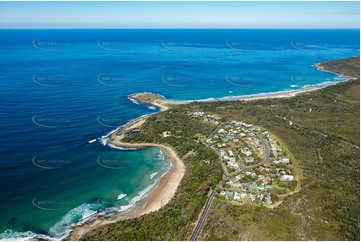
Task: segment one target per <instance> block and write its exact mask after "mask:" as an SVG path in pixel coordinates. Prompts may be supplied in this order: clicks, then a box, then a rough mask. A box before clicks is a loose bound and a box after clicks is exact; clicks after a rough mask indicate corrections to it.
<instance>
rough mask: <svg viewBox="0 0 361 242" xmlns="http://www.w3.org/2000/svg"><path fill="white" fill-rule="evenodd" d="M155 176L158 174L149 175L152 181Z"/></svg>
mask: <svg viewBox="0 0 361 242" xmlns="http://www.w3.org/2000/svg"><path fill="white" fill-rule="evenodd" d="M157 174H158V172H154V173H152V174H150V179H153V178H154V177H155V176H156V175H157Z"/></svg>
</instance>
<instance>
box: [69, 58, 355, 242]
mask: <svg viewBox="0 0 361 242" xmlns="http://www.w3.org/2000/svg"><path fill="white" fill-rule="evenodd" d="M321 64H322V63H321ZM316 67H317V68H318V69H319V70H320V71H328V70H326V69H324V68H323V67H322V65H320V64H316ZM335 74H337V75H339V74H338V73H335ZM347 78H349V79H350V77H347ZM330 85H335V84H330ZM328 86H329V85H328ZM325 87H326V86H321V87H316V88H310V89H304V90H297V91H285V92H279V93H269V94H261V95H253V96H249V97H243V98H240V97H238V98H237V97H232V98H230V99H219V100H214V101H230V100H233V101H236V100H238V101H252V100H259V99H268V98H290V97H293V96H296V95H299V94H301V93H305V92H311V91H315V90H319V89H322V88H325ZM143 94H144V93H136V94H132V95H130V96H129V97H130V98H131V99H134V100H136V101H138V102H139V103H140V104H142V103H145V104H151V105H153V106H157V107H160V108H161V111H166V110H168V109H169V107H168V105H169V104H171V105H177V104H186V103H190V102H192V101H179V102H178V101H167V100H164V99H162V100H160V99H155V100H152V101H144V100H141V98H140V96H141V95H143ZM154 95H157V94H154ZM149 116H150V115H146V116H142V117H139V118H137V119H134V120H132V121H131V122H129V123H127V124H126V125H124V126H122V127H120V128H118V129H117V130H115V131H113V132H112V133H111V134H110V135H109V140H108V143H109V144H111V145H114V146H117V147H123V148H137V149H142V148H146V147H158V148H160V149H161V150H162V151H163V152H164V154H165V155H166V157H167V160H168V161H170V162H171V168H170V169H169V170H168V172H167V173H166V174H165V175H164V176H163V177H162V178H161V179H160V181H159V184H158V186H157V187H156V188H155V189H154V190H153V191H152V192H151V193H150V194H149V195H148V196H147V197H145V198H143V199H142V200H140V201H139V202H138V204H137V206H136V208H134V209H133V210H132V211H130V212H129V213H127V214H125V215H114V216H111V217H99V218H96V219H94V220H92V221H89V222H87V223H84V224H82V225H77V226H74V227H73V228H72V231H71V233H70V235H69V236H68V238H67V239H69V240H79V239H80V238H81V237H82V236H83V235H84V234H86V233H87V232H89V231H91V230H92V229H95V228H97V227H99V226H102V225H105V224H109V223H114V222H117V221H121V220H126V219H131V218H136V217H140V216H142V215H144V214H147V213H150V212H154V211H157V210H159V209H160V208H161V207H162V206H164V205H165V204H167V203H168V202H169V201H170V200H171V199H172V197H173V196H174V195H175V193H176V191H177V188H178V186H179V184H180V182H181V180H182V177H183V176H184V173H185V169H186V168H185V166H184V164H183V162H182V160H181V159H180V158H179V157H178V156H177V154H176V152H175V151H174V150H173V149H172V148H171V147H167V146H164V145H161V144H153V143H136V144H133V143H124V142H123V141H122V139H123V138H124V134H125V133H126V132H127V131H130V130H133V129H135V128H139V127H140V126H141V125H142V124H143V123H144V122H145V121H146V119H147V118H148V117H149Z"/></svg>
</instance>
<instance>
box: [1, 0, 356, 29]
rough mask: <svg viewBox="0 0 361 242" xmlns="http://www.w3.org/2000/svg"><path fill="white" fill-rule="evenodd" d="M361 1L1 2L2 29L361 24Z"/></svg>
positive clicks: (295, 26) (308, 26) (271, 26)
mask: <svg viewBox="0 0 361 242" xmlns="http://www.w3.org/2000/svg"><path fill="white" fill-rule="evenodd" d="M359 19H360V3H359V2H0V28H360V22H359Z"/></svg>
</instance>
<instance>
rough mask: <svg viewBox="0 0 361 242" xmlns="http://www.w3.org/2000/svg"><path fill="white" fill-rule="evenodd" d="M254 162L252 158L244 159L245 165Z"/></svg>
mask: <svg viewBox="0 0 361 242" xmlns="http://www.w3.org/2000/svg"><path fill="white" fill-rule="evenodd" d="M253 161H254V158H253V157H248V158H247V159H246V163H252V162H253Z"/></svg>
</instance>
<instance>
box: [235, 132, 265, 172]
mask: <svg viewBox="0 0 361 242" xmlns="http://www.w3.org/2000/svg"><path fill="white" fill-rule="evenodd" d="M257 137H258V138H259V139H260V140H261V142H262V144H263V146H264V148H265V150H266V158H265V159H264V160H263V161H262V162H260V163H258V164H256V165H253V166H247V167H246V166H244V164H243V162H240V164H241V166H242V171H249V170H252V169H253V168H256V167H259V166H262V165H265V164H267V163H268V162H270V161H271V158H270V153H271V152H270V149H269V146H268V144H267V142H266V141H265V140H264V139H263V137H262V136H261V135H257Z"/></svg>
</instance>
